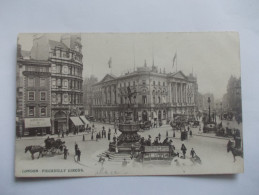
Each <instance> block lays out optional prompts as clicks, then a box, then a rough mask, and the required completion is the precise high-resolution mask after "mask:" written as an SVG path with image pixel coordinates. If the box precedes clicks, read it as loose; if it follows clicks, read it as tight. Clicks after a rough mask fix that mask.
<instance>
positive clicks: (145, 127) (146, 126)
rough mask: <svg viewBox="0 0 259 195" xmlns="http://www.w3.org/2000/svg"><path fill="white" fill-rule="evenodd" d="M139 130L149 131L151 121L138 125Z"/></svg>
mask: <svg viewBox="0 0 259 195" xmlns="http://www.w3.org/2000/svg"><path fill="white" fill-rule="evenodd" d="M139 126H140V129H142V130H149V129H150V128H151V121H145V122H142V123H140V124H139Z"/></svg>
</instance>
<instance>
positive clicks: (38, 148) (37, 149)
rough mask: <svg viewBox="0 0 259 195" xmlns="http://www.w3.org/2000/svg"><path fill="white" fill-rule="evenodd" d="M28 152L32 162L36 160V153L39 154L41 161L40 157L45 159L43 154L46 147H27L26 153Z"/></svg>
mask: <svg viewBox="0 0 259 195" xmlns="http://www.w3.org/2000/svg"><path fill="white" fill-rule="evenodd" d="M27 151H30V153H31V158H32V160H34V153H37V152H39V156H38V159H39V158H40V155H41V156H42V157H43V154H42V152H43V151H44V147H42V146H26V148H25V153H26V152H27Z"/></svg>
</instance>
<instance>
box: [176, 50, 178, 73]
mask: <svg viewBox="0 0 259 195" xmlns="http://www.w3.org/2000/svg"><path fill="white" fill-rule="evenodd" d="M177 61H178V60H177V50H176V72H177V66H178V63H177Z"/></svg>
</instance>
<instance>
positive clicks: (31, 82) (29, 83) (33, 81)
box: [27, 77, 47, 87]
mask: <svg viewBox="0 0 259 195" xmlns="http://www.w3.org/2000/svg"><path fill="white" fill-rule="evenodd" d="M27 86H28V87H35V86H38V85H37V83H36V78H33V77H28V80H27ZM45 86H47V78H40V87H45Z"/></svg>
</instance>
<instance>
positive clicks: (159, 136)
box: [158, 133, 161, 141]
mask: <svg viewBox="0 0 259 195" xmlns="http://www.w3.org/2000/svg"><path fill="white" fill-rule="evenodd" d="M158 139H159V141H160V139H161V134H160V133H159V134H158Z"/></svg>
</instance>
